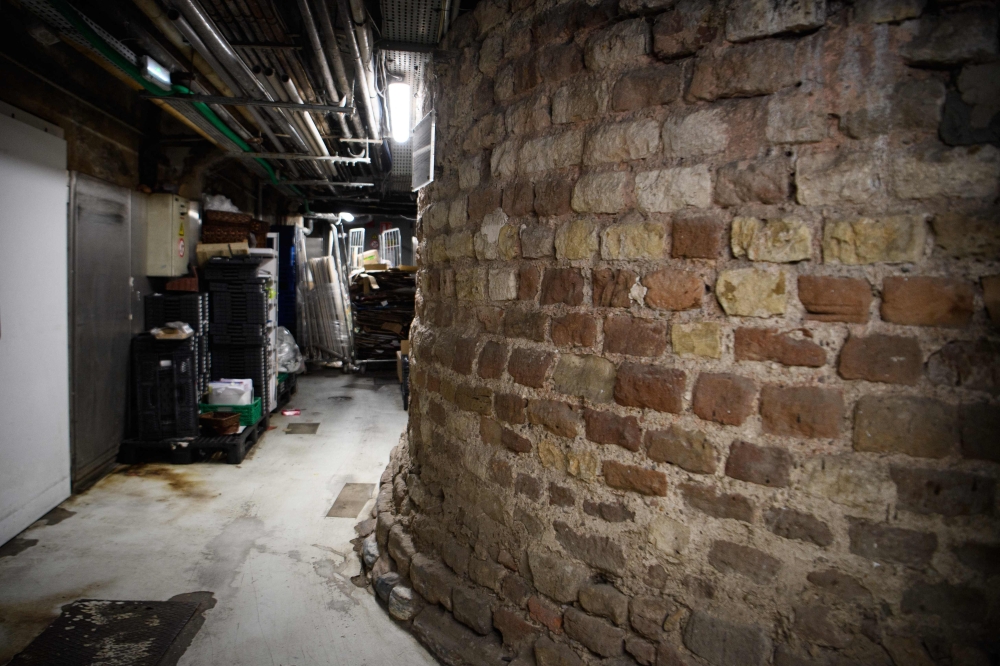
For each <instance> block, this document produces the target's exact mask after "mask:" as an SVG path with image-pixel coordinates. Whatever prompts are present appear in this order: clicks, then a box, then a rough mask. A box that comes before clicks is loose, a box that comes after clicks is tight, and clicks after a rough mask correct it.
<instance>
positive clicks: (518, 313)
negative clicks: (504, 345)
mask: <svg viewBox="0 0 1000 666" xmlns="http://www.w3.org/2000/svg"><path fill="white" fill-rule="evenodd" d="M548 325H549V318H548V317H547V316H546V315H545V313H543V312H534V311H530V310H508V311H507V312H506V315H505V316H504V323H503V330H504V334H505V335H507V337H510V338H527V339H528V340H534V341H536V342H543V341H544V340H545V332H546V330H547V329H548Z"/></svg>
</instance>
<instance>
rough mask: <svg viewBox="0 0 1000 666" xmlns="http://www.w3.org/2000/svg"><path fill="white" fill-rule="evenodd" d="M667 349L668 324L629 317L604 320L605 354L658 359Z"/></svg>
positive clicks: (612, 317) (613, 317) (614, 317)
mask: <svg viewBox="0 0 1000 666" xmlns="http://www.w3.org/2000/svg"><path fill="white" fill-rule="evenodd" d="M666 349H667V324H666V322H662V321H657V320H653V319H639V318H635V317H629V316H611V317H608V318H606V319H605V320H604V352H605V353H611V354H628V355H631V356H650V357H657V356H660V355H662V354H663V352H664V351H666Z"/></svg>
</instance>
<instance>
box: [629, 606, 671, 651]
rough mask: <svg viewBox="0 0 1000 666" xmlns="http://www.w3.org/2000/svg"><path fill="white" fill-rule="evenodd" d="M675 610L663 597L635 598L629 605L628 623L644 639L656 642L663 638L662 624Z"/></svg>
mask: <svg viewBox="0 0 1000 666" xmlns="http://www.w3.org/2000/svg"><path fill="white" fill-rule="evenodd" d="M676 608H677V606H676V605H674V603H673V602H672V601H670V600H668V599H664V598H663V597H654V596H646V595H643V596H637V597H633V598H632V601H631V602H630V603H629V623H630V624H631V625H632V628H633V629H635V630H636V631H637V632H639V633H640V634H641V635H643V636H645V637H646V638H648V639H650V640H653V641H658V640H662V639H663V637H664V631H663V622H664V621H665V620H666V619H667V616H668V615H670V613H672V612H673V611H674V610H675V609H676Z"/></svg>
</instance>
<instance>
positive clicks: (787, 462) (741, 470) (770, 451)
mask: <svg viewBox="0 0 1000 666" xmlns="http://www.w3.org/2000/svg"><path fill="white" fill-rule="evenodd" d="M791 467H792V456H791V455H790V454H789V453H788V451H785V450H784V449H779V448H776V447H772V446H757V445H756V444H751V443H750V442H733V445H732V446H731V447H729V459H728V460H726V476H729V477H732V478H734V479H739V480H741V481H749V482H750V483H757V484H760V485H762V486H770V487H771V488H785V487H787V486H788V475H789V470H790V469H791Z"/></svg>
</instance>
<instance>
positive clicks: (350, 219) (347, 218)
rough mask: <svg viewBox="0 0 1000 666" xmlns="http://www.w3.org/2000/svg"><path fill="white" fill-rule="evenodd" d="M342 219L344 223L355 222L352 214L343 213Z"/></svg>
mask: <svg viewBox="0 0 1000 666" xmlns="http://www.w3.org/2000/svg"><path fill="white" fill-rule="evenodd" d="M340 219H342V220H343V221H344V222H353V221H354V216H353V215H351V214H350V213H341V214H340Z"/></svg>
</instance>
